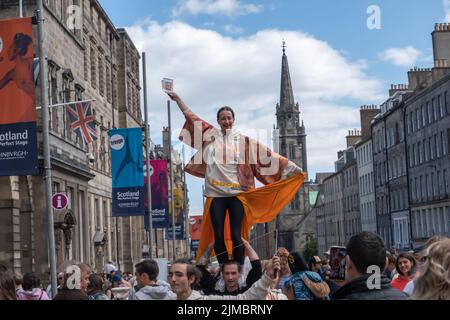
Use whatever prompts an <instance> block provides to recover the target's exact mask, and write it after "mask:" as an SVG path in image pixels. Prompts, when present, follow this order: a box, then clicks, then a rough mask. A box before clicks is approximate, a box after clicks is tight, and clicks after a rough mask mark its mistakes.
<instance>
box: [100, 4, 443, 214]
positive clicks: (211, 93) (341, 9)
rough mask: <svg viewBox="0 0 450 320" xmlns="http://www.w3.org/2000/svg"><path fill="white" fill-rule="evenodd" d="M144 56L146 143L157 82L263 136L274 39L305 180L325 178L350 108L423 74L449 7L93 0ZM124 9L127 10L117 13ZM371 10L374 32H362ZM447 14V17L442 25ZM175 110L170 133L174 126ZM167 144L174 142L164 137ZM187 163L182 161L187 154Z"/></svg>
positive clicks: (156, 121) (159, 120) (196, 207)
mask: <svg viewBox="0 0 450 320" xmlns="http://www.w3.org/2000/svg"><path fill="white" fill-rule="evenodd" d="M100 3H101V4H102V6H103V8H104V9H105V11H106V12H107V14H108V15H109V17H110V18H111V20H112V21H113V23H114V24H115V25H116V26H118V27H126V28H127V30H128V32H129V34H130V36H131V38H132V39H133V41H134V42H135V44H136V46H137V47H138V48H139V50H140V51H142V50H145V51H146V52H147V55H148V59H149V61H148V62H147V64H148V69H147V72H148V75H149V78H150V80H149V89H148V93H149V108H150V109H149V110H150V119H152V120H153V123H151V124H150V125H151V127H152V139H153V140H154V141H155V142H156V143H160V142H161V134H160V131H161V129H162V126H163V125H166V124H167V120H166V112H165V110H166V109H165V99H166V98H165V96H164V95H163V94H162V92H161V90H160V79H161V78H162V77H172V78H174V79H175V91H177V92H178V93H179V94H180V95H181V96H182V97H183V98H184V99H185V101H186V102H187V104H188V105H190V106H191V107H192V109H193V110H194V111H196V112H197V113H198V114H199V115H200V116H202V117H203V118H205V119H206V120H209V121H214V113H215V110H217V109H218V107H220V106H221V105H225V104H230V105H232V106H233V107H235V111H236V113H237V119H236V121H237V125H238V126H239V125H240V129H244V131H245V130H246V129H248V127H251V128H258V129H270V128H271V127H272V125H273V123H274V122H275V117H274V113H275V104H276V102H278V99H279V85H280V84H279V79H280V67H281V48H280V46H281V40H282V38H285V39H286V41H287V55H288V59H289V64H290V69H291V77H292V82H293V86H294V91H295V92H294V94H295V99H296V100H297V101H298V102H299V103H300V108H301V111H302V117H303V119H304V121H305V126H306V130H307V134H308V138H307V144H308V151H309V154H308V162H309V165H310V168H309V171H310V176H311V177H314V174H315V173H316V172H320V171H332V170H333V161H334V160H335V157H336V152H337V151H338V150H340V149H342V148H344V146H345V135H346V133H347V131H348V130H351V129H354V128H359V107H360V106H361V105H363V104H380V103H382V102H383V101H384V99H386V98H387V97H386V95H387V90H388V88H389V86H390V84H391V83H394V84H398V83H406V81H407V76H406V72H407V71H408V70H409V69H410V68H411V67H413V66H419V67H431V66H432V60H433V59H432V44H431V32H432V31H433V28H434V23H436V22H445V21H446V19H447V21H448V22H450V0H429V1H424V0H395V1H388V0H384V1H364V0H345V1H331V0H325V1H312V0H310V1H305V0H283V1H268V0H267V1H262V0H254V1H253V0H250V1H239V0H183V1H181V0H169V1H154V0H150V1H148V0H147V1H144V0H128V1H126V2H124V1H122V0H120V1H119V0H101V1H100ZM125 3H126V4H125ZM370 5H377V6H378V7H379V9H380V13H381V20H380V21H381V29H374V30H370V29H368V27H367V19H368V17H369V14H368V13H367V12H366V11H367V8H368V7H369V6H370ZM446 15H447V17H446ZM182 120H183V119H182V117H181V114H180V112H179V111H178V110H176V108H175V107H174V111H173V123H174V128H175V127H177V126H178V127H179V126H181V125H182ZM172 136H173V137H176V133H173V135H172ZM188 154H189V153H188ZM188 182H189V188H190V191H191V192H190V199H191V212H192V211H196V213H199V211H200V209H201V181H200V180H198V179H196V178H189V180H188Z"/></svg>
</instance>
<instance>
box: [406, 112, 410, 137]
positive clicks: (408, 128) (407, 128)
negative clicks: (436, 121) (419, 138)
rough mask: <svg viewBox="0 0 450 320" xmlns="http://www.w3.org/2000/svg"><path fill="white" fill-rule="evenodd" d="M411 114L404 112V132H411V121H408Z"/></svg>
mask: <svg viewBox="0 0 450 320" xmlns="http://www.w3.org/2000/svg"><path fill="white" fill-rule="evenodd" d="M410 119H411V116H410V115H409V114H408V113H407V114H406V133H408V134H409V133H410V132H411V123H410Z"/></svg>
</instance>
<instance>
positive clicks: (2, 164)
mask: <svg viewBox="0 0 450 320" xmlns="http://www.w3.org/2000/svg"><path fill="white" fill-rule="evenodd" d="M33 57H34V52H33V33H32V25H31V18H20V19H13V20H4V21H0V176H15V175H19V176H20V175H34V174H37V173H38V160H37V135H36V105H35V92H34V75H33Z"/></svg>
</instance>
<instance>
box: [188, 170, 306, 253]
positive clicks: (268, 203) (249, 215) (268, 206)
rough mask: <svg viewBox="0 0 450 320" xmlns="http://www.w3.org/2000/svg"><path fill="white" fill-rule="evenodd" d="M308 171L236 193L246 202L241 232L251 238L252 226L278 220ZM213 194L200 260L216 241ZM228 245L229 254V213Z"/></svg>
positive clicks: (204, 224)
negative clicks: (213, 223) (212, 216)
mask: <svg viewBox="0 0 450 320" xmlns="http://www.w3.org/2000/svg"><path fill="white" fill-rule="evenodd" d="M305 177H306V173H305V172H302V173H298V174H295V175H293V176H291V177H289V178H287V179H284V180H279V181H276V182H273V183H271V184H268V185H265V186H263V187H260V188H256V189H252V190H250V191H246V192H243V193H240V194H238V195H237V196H236V197H237V198H238V199H239V200H240V201H241V202H242V205H243V206H244V219H243V221H242V228H241V235H242V238H244V239H246V240H248V239H249V234H250V230H251V228H252V226H253V225H255V224H257V223H266V222H270V221H272V220H274V219H275V218H276V216H277V215H278V214H279V213H280V212H281V210H283V208H284V207H285V206H286V205H287V204H288V203H289V202H290V201H291V200H292V198H293V197H294V196H295V193H296V192H297V191H298V189H300V187H301V185H302V183H303V181H304V179H305ZM212 200H213V198H207V200H206V203H205V208H204V211H203V221H202V227H201V235H200V243H199V247H198V251H197V260H198V259H200V257H201V256H202V254H203V252H204V251H205V250H206V249H207V248H208V246H209V244H210V243H211V242H213V241H214V229H213V227H212V223H211V216H210V211H209V209H210V206H211V202H212ZM224 236H225V245H226V247H227V251H228V254H229V255H231V253H232V251H233V242H232V241H231V233H230V220H229V217H228V214H227V215H226V218H225V230H224Z"/></svg>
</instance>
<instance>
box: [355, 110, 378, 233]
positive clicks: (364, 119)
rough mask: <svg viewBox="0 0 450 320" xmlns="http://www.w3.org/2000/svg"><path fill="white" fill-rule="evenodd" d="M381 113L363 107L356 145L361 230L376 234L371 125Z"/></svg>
mask: <svg viewBox="0 0 450 320" xmlns="http://www.w3.org/2000/svg"><path fill="white" fill-rule="evenodd" d="M379 112H380V109H379V108H378V107H376V106H374V105H371V106H362V107H361V109H360V116H361V141H359V142H358V143H357V144H356V145H355V149H356V162H357V165H358V181H359V201H360V205H359V207H360V212H361V230H362V231H371V232H375V233H376V232H377V220H376V213H375V183H374V174H373V155H372V135H371V127H370V123H371V121H372V119H373V118H374V117H375V116H376V115H377V114H378V113H379Z"/></svg>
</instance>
